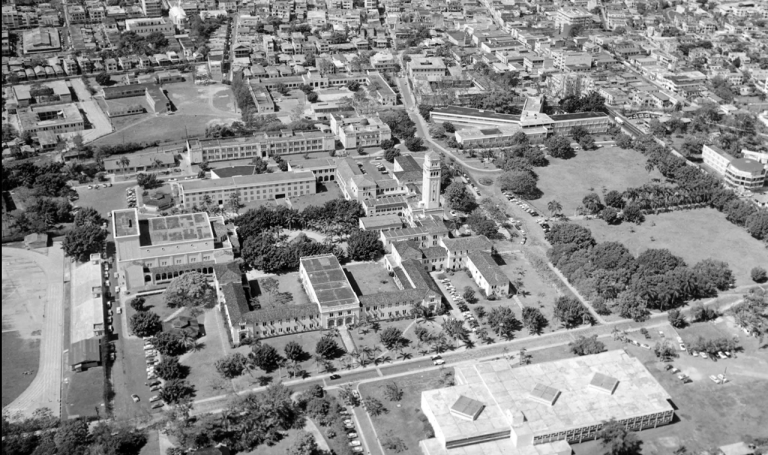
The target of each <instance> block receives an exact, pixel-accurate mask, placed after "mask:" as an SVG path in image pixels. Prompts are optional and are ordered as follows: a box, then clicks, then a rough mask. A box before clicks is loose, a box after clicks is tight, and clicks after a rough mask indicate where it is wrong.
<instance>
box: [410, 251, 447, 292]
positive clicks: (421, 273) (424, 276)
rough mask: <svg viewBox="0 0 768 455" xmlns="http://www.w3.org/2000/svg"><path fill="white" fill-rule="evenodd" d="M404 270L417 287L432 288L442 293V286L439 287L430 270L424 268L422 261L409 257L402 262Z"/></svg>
mask: <svg viewBox="0 0 768 455" xmlns="http://www.w3.org/2000/svg"><path fill="white" fill-rule="evenodd" d="M401 266H402V268H403V271H404V272H405V273H406V275H408V278H409V279H410V282H411V283H412V284H413V287H414V288H416V289H430V290H432V291H434V292H437V293H438V294H440V288H438V287H437V284H436V283H435V280H433V279H432V276H430V274H429V272H427V271H426V270H425V269H424V266H423V265H422V264H421V262H419V261H416V260H414V259H408V260H405V261H403V262H402V264H401Z"/></svg>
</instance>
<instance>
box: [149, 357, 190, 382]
mask: <svg viewBox="0 0 768 455" xmlns="http://www.w3.org/2000/svg"><path fill="white" fill-rule="evenodd" d="M155 374H157V377H159V378H160V379H164V380H166V381H170V380H172V379H182V378H183V377H184V376H186V375H185V368H183V367H182V366H181V364H180V363H179V358H178V357H163V358H162V359H161V360H160V363H158V364H157V365H155Z"/></svg>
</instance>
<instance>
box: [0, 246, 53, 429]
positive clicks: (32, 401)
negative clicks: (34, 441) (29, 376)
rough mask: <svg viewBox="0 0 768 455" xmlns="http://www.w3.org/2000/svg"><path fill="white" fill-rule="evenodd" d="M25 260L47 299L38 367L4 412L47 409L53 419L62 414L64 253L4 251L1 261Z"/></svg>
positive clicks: (26, 413) (13, 412)
mask: <svg viewBox="0 0 768 455" xmlns="http://www.w3.org/2000/svg"><path fill="white" fill-rule="evenodd" d="M6 257H11V258H14V259H16V260H22V261H23V260H27V261H32V262H34V263H35V264H37V265H38V266H39V267H40V268H41V269H42V270H43V273H45V276H46V280H47V282H48V296H47V300H46V302H45V321H44V323H43V333H42V342H41V343H40V366H39V367H38V370H37V375H36V376H35V379H34V380H32V383H31V384H30V385H29V387H27V390H25V391H24V392H23V393H22V394H21V395H19V397H18V398H16V399H15V400H14V401H13V402H12V403H11V404H9V405H8V406H7V407H6V408H5V409H4V411H8V412H10V413H11V414H12V415H13V414H15V413H17V412H20V413H22V414H24V415H31V414H32V413H33V412H34V411H35V410H36V409H38V408H44V407H46V408H50V410H51V411H52V412H53V415H55V416H57V417H58V416H59V415H60V413H61V374H62V356H63V344H64V338H63V337H64V304H63V299H62V297H63V294H64V281H63V280H64V253H63V252H62V250H61V244H59V243H57V244H54V246H53V247H52V248H48V256H45V255H43V254H40V253H36V252H33V251H28V250H22V249H18V248H3V258H6Z"/></svg>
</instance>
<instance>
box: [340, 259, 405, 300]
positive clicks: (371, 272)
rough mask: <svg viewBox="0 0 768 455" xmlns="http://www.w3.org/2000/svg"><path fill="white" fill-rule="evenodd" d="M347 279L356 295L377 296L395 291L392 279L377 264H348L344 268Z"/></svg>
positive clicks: (395, 286)
mask: <svg viewBox="0 0 768 455" xmlns="http://www.w3.org/2000/svg"><path fill="white" fill-rule="evenodd" d="M346 269H347V271H348V272H349V273H348V274H347V277H348V278H349V282H350V283H351V284H352V288H353V289H354V290H355V292H357V293H358V295H369V294H379V293H382V292H394V291H397V290H398V288H397V285H395V282H394V280H393V279H392V277H390V276H389V274H388V273H387V269H385V268H384V267H383V266H382V265H381V264H379V263H365V264H350V265H348V266H347V267H346Z"/></svg>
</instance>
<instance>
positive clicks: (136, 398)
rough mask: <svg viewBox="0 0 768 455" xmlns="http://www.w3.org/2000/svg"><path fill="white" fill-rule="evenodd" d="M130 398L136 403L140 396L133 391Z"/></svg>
mask: <svg viewBox="0 0 768 455" xmlns="http://www.w3.org/2000/svg"><path fill="white" fill-rule="evenodd" d="M131 399H133V402H134V403H138V402H139V400H140V399H141V398H139V396H138V395H136V394H135V393H134V394H132V395H131Z"/></svg>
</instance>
